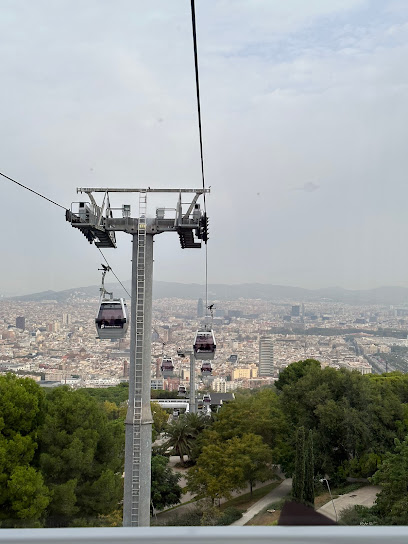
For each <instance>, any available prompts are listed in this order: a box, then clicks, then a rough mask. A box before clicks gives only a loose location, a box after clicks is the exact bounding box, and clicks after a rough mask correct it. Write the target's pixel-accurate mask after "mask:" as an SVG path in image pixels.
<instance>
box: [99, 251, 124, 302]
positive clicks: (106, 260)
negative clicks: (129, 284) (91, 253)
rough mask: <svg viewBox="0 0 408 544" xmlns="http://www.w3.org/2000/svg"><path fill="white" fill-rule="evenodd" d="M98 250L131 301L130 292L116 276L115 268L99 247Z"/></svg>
mask: <svg viewBox="0 0 408 544" xmlns="http://www.w3.org/2000/svg"><path fill="white" fill-rule="evenodd" d="M95 247H96V246H95ZM98 250H99V253H100V254H101V255H102V257H103V258H104V260H105V263H106V264H107V265H108V266H109V268H110V271H111V272H112V274H113V275H114V276H115V278H116V279H117V280H118V282H119V283H120V285H121V286H122V289H123V290H124V291H125V293H126V294H127V296H128V297H129V299H131V298H132V297H131V296H130V294H129V291H128V290H127V289H126V287H125V286H124V285H123V283H122V282H121V281H120V279H119V278H118V277H117V275H116V274H115V272H114V270H113V268H112V267H111V265H110V264H109V263H108V260H107V258H106V257H105V255H104V254H103V253H102V251H101V248H100V247H98Z"/></svg>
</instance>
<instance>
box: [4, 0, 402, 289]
mask: <svg viewBox="0 0 408 544" xmlns="http://www.w3.org/2000/svg"><path fill="white" fill-rule="evenodd" d="M196 16H197V36H198V50H199V51H198V53H199V64H200V78H201V95H202V116H203V133H204V154H205V166H206V179H207V184H208V185H210V186H211V191H212V192H211V195H210V196H209V197H208V200H207V208H208V214H209V216H210V241H209V245H208V254H209V281H210V282H223V283H241V282H262V283H274V284H286V285H296V286H302V287H327V286H334V285H339V286H343V287H348V288H364V287H376V286H380V285H403V286H408V243H407V238H408V236H407V235H408V224H407V203H408V179H407V172H408V152H407V136H408V134H407V132H408V128H407V127H408V71H407V65H408V2H406V1H405V0H401V1H398V0H396V1H393V0H387V1H385V0H384V1H376V0H372V1H371V0H308V1H305V0H285V1H282V0H196ZM0 35H1V39H0V67H1V69H0V70H1V71H0V73H1V83H0V108H1V124H0V131H1V146H0V157H1V160H0V171H2V172H4V173H6V174H7V175H9V176H11V177H14V178H16V179H18V180H19V181H21V182H22V183H25V184H27V185H29V186H30V187H32V188H34V189H36V190H38V191H40V192H43V193H44V194H46V195H47V196H48V197H49V198H52V199H54V200H56V201H57V202H59V203H61V204H62V205H64V206H67V207H69V206H70V203H71V202H72V201H78V200H79V199H80V198H79V196H78V195H77V194H76V187H81V186H82V187H84V186H102V187H105V186H118V187H126V186H129V187H130V186H135V187H140V186H152V187H175V188H178V187H200V185H201V178H200V163H199V144H198V129H197V113H196V102H195V86H194V85H195V80H194V64H193V49H192V33H191V15H190V2H189V1H188V0H171V1H170V0H149V1H140V0H139V1H135V0H129V1H128V0H115V1H112V0H110V1H104V0H94V1H92V0H86V1H82V0H81V1H79V0H69V1H64V0H36V1H35V2H33V1H31V0H0ZM0 198H1V216H0V218H1V219H0V222H1V225H2V229H1V249H2V251H1V257H0V258H1V266H0V279H1V283H0V293H5V294H20V293H28V292H34V291H40V290H45V289H56V290H59V289H65V288H70V287H76V286H81V285H90V284H94V283H98V282H99V272H98V271H97V268H98V266H99V263H100V262H101V257H100V254H99V252H98V250H97V249H96V248H95V247H94V246H91V245H89V244H88V242H87V241H86V240H85V238H84V237H83V236H82V235H81V234H80V232H78V231H77V230H76V229H73V228H72V227H71V226H70V225H69V224H68V223H66V222H65V217H64V212H63V210H61V209H59V208H57V207H55V206H52V205H51V204H49V203H47V202H45V201H42V200H41V199H39V198H38V197H36V196H34V195H32V194H30V193H28V192H27V191H24V190H22V189H21V188H19V187H17V186H14V185H13V184H11V183H10V182H9V181H6V180H4V179H0ZM112 202H113V204H117V205H118V206H119V205H121V204H122V203H130V204H132V208H133V210H136V209H137V206H136V205H137V198H136V197H135V195H133V196H132V195H130V197H124V196H121V197H119V198H113V199H112ZM149 202H150V210H151V213H152V214H153V213H154V207H155V206H156V205H158V206H162V205H167V206H174V205H175V200H173V199H170V200H169V199H165V200H163V198H159V199H157V198H156V199H153V198H150V200H149ZM130 253H131V243H130V236H129V235H125V234H121V235H119V236H118V249H109V250H105V254H106V256H107V258H108V260H109V261H110V262H111V264H112V266H113V268H114V269H115V271H116V273H117V274H118V276H119V277H120V278H121V279H122V280H127V279H129V278H130V266H131V263H130ZM155 279H157V280H168V281H180V282H188V283H202V282H203V281H204V251H200V250H181V248H180V247H179V242H178V237H177V235H175V234H166V235H165V234H162V235H160V236H157V237H156V244H155Z"/></svg>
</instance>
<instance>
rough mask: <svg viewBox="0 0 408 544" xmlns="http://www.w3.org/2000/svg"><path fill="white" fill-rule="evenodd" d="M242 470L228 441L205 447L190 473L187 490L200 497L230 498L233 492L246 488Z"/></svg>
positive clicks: (212, 498) (213, 498)
mask: <svg viewBox="0 0 408 544" xmlns="http://www.w3.org/2000/svg"><path fill="white" fill-rule="evenodd" d="M244 485H245V484H244V482H243V474H242V470H241V469H240V468H239V467H238V465H237V463H235V462H234V459H233V458H231V456H230V451H229V448H228V441H227V442H225V443H223V442H217V443H213V444H209V445H207V446H204V447H203V451H202V453H201V455H200V457H199V458H198V460H197V463H196V465H195V466H193V467H192V468H191V469H190V470H189V472H188V484H187V488H188V490H189V491H191V492H192V493H195V494H196V495H197V496H198V497H207V498H209V499H211V502H212V504H214V502H215V500H216V499H221V498H222V497H226V498H230V497H231V493H232V491H234V490H236V489H241V488H242V487H243V486H244Z"/></svg>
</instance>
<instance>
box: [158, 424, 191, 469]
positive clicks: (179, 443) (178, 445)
mask: <svg viewBox="0 0 408 544" xmlns="http://www.w3.org/2000/svg"><path fill="white" fill-rule="evenodd" d="M165 433H166V436H167V441H166V447H167V448H173V452H174V455H178V456H179V457H180V462H181V464H182V465H184V456H185V455H190V453H191V449H192V447H193V442H194V438H195V437H194V436H193V434H192V432H191V429H190V426H189V424H188V422H187V420H186V419H185V418H184V417H180V418H179V419H177V420H175V421H174V420H173V421H172V422H171V423H170V424H169V425H167V427H166V431H165Z"/></svg>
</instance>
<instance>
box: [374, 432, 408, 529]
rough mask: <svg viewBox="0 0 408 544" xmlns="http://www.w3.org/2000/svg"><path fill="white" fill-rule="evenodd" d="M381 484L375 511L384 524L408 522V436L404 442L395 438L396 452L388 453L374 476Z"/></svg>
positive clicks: (375, 480)
mask: <svg viewBox="0 0 408 544" xmlns="http://www.w3.org/2000/svg"><path fill="white" fill-rule="evenodd" d="M372 482H373V483H375V484H377V485H381V488H382V489H381V492H380V493H379V495H378V496H377V501H376V506H375V511H376V513H378V515H379V516H380V518H381V520H382V523H383V524H386V525H388V524H390V525H407V524H408V493H407V490H408V436H407V437H406V438H405V440H403V441H402V442H401V441H400V440H398V439H395V452H393V453H391V452H389V453H387V454H386V455H385V458H384V460H383V462H382V464H381V466H380V468H379V469H378V470H377V472H376V473H375V474H374V476H373V477H372Z"/></svg>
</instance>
